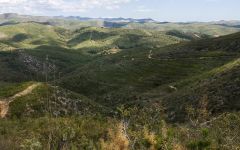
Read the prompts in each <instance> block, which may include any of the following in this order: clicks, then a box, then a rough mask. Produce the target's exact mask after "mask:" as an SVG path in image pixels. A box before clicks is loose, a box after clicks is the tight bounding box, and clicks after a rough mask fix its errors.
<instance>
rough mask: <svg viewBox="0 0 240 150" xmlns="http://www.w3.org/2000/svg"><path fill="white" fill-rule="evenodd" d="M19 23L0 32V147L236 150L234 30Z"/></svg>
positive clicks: (237, 46) (237, 42) (237, 38)
mask: <svg viewBox="0 0 240 150" xmlns="http://www.w3.org/2000/svg"><path fill="white" fill-rule="evenodd" d="M9 15H10V14H9ZM22 17H23V18H22ZM16 18H18V19H19V16H18V15H13V16H11V15H10V16H5V17H0V19H2V20H5V19H13V20H15V19H16ZM20 18H21V19H19V22H17V23H16V22H15V23H11V24H3V25H2V26H0V74H1V75H0V111H1V116H2V119H1V120H0V133H1V134H0V148H2V149H7V150H8V149H102V150H105V149H109V150H115V149H119V150H120V149H123V150H128V149H140V150H142V149H143V150H145V149H146V150H147V149H153V150H155V149H156V150H157V149H164V150H165V149H166V150H167V149H235V148H238V147H239V144H238V143H239V139H238V138H237V137H238V135H240V133H239V131H240V130H238V129H239V124H240V121H239V120H240V119H239V118H240V115H239V109H240V103H239V98H238V97H239V96H240V93H239V89H240V87H239V85H240V83H239V81H240V79H239V77H240V76H239V75H240V72H239V69H240V68H239V67H240V60H239V59H240V33H239V32H237V33H234V32H236V31H238V29H236V28H234V27H225V26H223V25H216V23H211V25H209V24H207V23H205V24H201V23H191V24H180V23H179V24H177V25H176V24H174V23H166V24H159V23H155V22H145V23H136V22H134V23H133V22H130V23H128V25H126V26H125V27H123V28H122V27H120V28H104V27H94V26H91V27H82V28H79V29H76V30H75V29H74V30H69V29H66V28H63V26H62V25H57V24H46V23H43V22H42V21H43V20H44V21H46V20H47V21H49V18H44V17H43V18H41V19H43V20H41V21H39V20H38V21H37V20H36V19H39V18H38V17H36V18H35V17H33V18H34V19H33V18H29V16H25V17H24V16H21V17H20ZM51 19H52V18H51ZM61 19H62V18H61ZM68 19H69V18H68ZM20 20H22V21H23V22H20ZM33 20H34V21H33ZM70 20H71V19H70ZM75 21H79V20H76V19H75ZM68 23H71V21H69V22H68ZM118 23H119V22H118ZM149 24H151V25H154V26H155V24H159V28H158V27H156V28H155V27H154V29H153V28H152V27H150V28H149V27H148V25H149ZM139 25H140V27H137V26H139ZM145 25H146V26H145ZM131 26H135V27H131ZM160 26H161V27H160ZM162 27H164V28H163V29H162ZM129 28H131V29H129ZM228 33H233V34H229V35H225V34H228ZM214 35H215V36H216V35H217V36H220V35H225V36H220V37H217V36H216V37H213V36H214ZM230 125H231V130H230V128H229V126H230ZM219 135H220V136H219Z"/></svg>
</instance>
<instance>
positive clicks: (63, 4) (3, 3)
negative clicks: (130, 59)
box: [0, 0, 132, 14]
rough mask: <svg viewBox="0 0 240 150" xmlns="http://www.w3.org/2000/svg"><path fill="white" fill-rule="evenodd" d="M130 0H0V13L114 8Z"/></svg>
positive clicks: (39, 12) (38, 12)
mask: <svg viewBox="0 0 240 150" xmlns="http://www.w3.org/2000/svg"><path fill="white" fill-rule="evenodd" d="M131 1H132V0H0V13H5V12H17V13H31V14H41V13H43V12H44V13H46V12H51V11H60V12H84V11H87V10H90V9H95V8H102V9H116V8H119V7H120V6H121V5H123V4H126V3H129V2H131Z"/></svg>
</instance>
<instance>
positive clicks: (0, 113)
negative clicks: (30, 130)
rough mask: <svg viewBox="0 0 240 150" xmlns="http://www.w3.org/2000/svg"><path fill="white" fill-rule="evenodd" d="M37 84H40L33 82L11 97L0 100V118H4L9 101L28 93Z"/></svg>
mask: <svg viewBox="0 0 240 150" xmlns="http://www.w3.org/2000/svg"><path fill="white" fill-rule="evenodd" d="M39 85H40V83H34V84H32V85H30V86H28V87H27V88H26V89H25V90H23V91H22V92H19V93H17V94H15V95H14V96H12V97H9V98H6V99H3V100H0V118H5V117H6V115H7V113H8V109H9V104H10V103H11V102H13V101H14V100H15V99H16V98H18V97H22V96H25V95H28V94H29V93H31V92H32V90H34V89H35V88H36V87H38V86H39Z"/></svg>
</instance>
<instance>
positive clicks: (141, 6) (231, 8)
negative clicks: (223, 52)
mask: <svg viewBox="0 0 240 150" xmlns="http://www.w3.org/2000/svg"><path fill="white" fill-rule="evenodd" d="M0 13H19V14H26V15H41V16H81V17H94V18H98V17H108V18H113V17H124V18H152V19H155V20H157V21H174V22H187V21H218V20H240V0H0Z"/></svg>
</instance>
